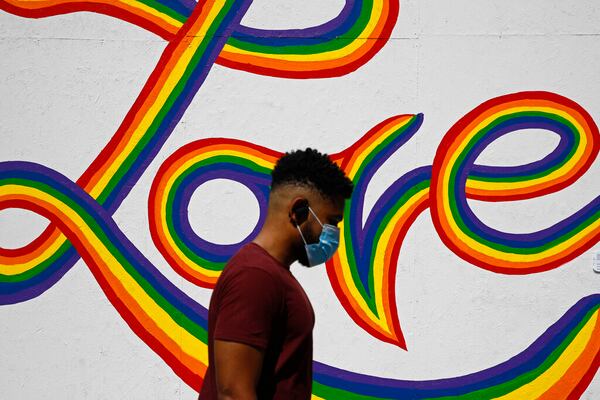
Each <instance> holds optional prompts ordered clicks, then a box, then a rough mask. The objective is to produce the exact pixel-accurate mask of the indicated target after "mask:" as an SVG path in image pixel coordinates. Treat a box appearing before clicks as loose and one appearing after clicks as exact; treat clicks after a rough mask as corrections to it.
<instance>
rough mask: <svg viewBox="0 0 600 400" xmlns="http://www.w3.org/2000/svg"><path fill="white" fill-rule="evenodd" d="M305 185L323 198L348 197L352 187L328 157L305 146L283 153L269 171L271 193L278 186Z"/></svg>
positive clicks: (349, 181) (342, 172) (350, 182)
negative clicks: (304, 147)
mask: <svg viewBox="0 0 600 400" xmlns="http://www.w3.org/2000/svg"><path fill="white" fill-rule="evenodd" d="M286 184H288V185H289V184H291V185H298V184H300V185H307V186H309V187H312V188H313V189H315V190H316V191H317V192H319V193H320V194H321V195H322V196H324V197H326V198H329V199H334V198H336V197H338V196H341V197H342V198H344V199H348V198H350V196H351V195H352V190H353V189H354V185H353V183H352V181H351V180H350V179H349V178H348V177H347V176H346V175H345V174H344V171H342V170H341V169H340V167H339V166H338V165H337V164H336V163H334V162H333V161H331V159H330V158H329V156H328V155H327V154H323V153H320V152H319V151H317V150H315V149H311V148H310V147H307V148H306V149H305V150H294V151H290V152H287V153H285V154H284V155H283V156H282V157H281V158H280V159H279V160H277V163H276V164H275V168H273V171H272V172H271V190H273V189H277V188H278V187H280V186H283V185H286Z"/></svg>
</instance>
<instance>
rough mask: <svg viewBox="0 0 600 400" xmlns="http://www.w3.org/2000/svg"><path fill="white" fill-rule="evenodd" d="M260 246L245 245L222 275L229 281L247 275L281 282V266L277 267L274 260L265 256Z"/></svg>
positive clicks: (233, 257) (228, 263)
mask: <svg viewBox="0 0 600 400" xmlns="http://www.w3.org/2000/svg"><path fill="white" fill-rule="evenodd" d="M257 247H258V246H257V245H255V244H253V243H248V244H246V245H244V246H243V247H242V248H241V249H240V250H239V251H238V252H237V253H235V254H234V255H233V256H232V257H231V259H230V260H229V261H228V262H227V264H226V265H225V268H224V269H223V272H222V275H223V276H224V277H225V276H227V277H228V279H231V278H233V277H237V276H241V275H245V276H253V277H256V278H258V279H260V278H261V276H264V279H269V277H270V279H271V280H273V281H275V282H279V281H281V279H282V278H283V277H282V272H283V271H281V269H282V268H281V266H279V265H277V264H276V263H275V262H274V261H273V259H272V258H270V257H269V256H267V255H265V254H264V252H262V251H261V250H260V249H259V248H257Z"/></svg>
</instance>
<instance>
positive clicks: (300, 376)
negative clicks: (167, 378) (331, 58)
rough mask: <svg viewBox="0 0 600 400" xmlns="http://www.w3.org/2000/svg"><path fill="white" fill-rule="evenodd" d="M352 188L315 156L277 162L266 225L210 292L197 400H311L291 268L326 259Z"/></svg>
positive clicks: (306, 311)
mask: <svg viewBox="0 0 600 400" xmlns="http://www.w3.org/2000/svg"><path fill="white" fill-rule="evenodd" d="M352 189H353V186H352V182H351V181H350V179H348V177H346V176H345V175H344V173H343V171H342V170H341V169H340V168H339V167H338V166H337V165H336V164H335V163H333V162H332V161H331V159H330V158H329V157H328V156H327V155H326V154H322V153H319V152H318V151H316V150H313V149H310V148H307V149H306V150H297V151H293V152H289V153H286V154H285V155H284V156H283V157H281V158H280V159H279V160H278V161H277V163H276V165H275V168H274V169H273V172H272V182H271V193H270V195H269V207H268V211H267V217H266V219H265V224H264V226H263V228H262V230H261V231H260V233H259V234H258V236H256V238H255V239H254V240H253V241H252V242H250V243H247V244H246V245H244V246H243V247H242V248H241V249H240V250H239V251H238V252H237V253H236V254H235V255H234V256H233V257H232V258H231V259H230V260H229V262H228V263H227V265H226V266H225V268H224V269H223V272H222V273H221V275H220V277H219V279H218V281H217V284H216V286H215V289H214V291H213V293H212V297H211V300H210V306H209V316H208V353H209V365H208V369H207V371H206V374H205V377H204V382H203V385H202V389H201V391H200V397H199V400H217V399H219V400H225V399H227V400H246V399H253V400H256V399H259V400H263V399H277V400H296V399H298V400H300V399H301V400H307V399H310V397H311V391H312V355H313V347H312V330H313V326H314V323H315V317H314V312H313V309H312V306H311V304H310V301H309V299H308V297H307V296H306V293H305V292H304V290H303V289H302V287H301V286H300V284H299V283H298V281H297V280H296V279H295V278H294V276H293V275H292V274H291V272H290V265H291V264H292V263H293V262H294V261H299V262H300V264H302V265H304V266H307V267H313V266H315V265H319V264H322V263H324V262H325V261H327V260H328V259H329V258H331V256H333V254H334V253H335V251H336V250H337V246H338V244H339V228H338V227H337V225H338V224H339V222H340V221H341V220H342V216H343V210H344V202H345V200H346V199H348V198H350V195H351V194H352Z"/></svg>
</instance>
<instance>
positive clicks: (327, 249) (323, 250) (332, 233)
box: [296, 207, 340, 267]
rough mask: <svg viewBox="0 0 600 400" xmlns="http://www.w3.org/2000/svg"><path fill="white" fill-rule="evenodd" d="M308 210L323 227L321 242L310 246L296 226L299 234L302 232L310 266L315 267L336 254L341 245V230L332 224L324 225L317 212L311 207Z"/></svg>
mask: <svg viewBox="0 0 600 400" xmlns="http://www.w3.org/2000/svg"><path fill="white" fill-rule="evenodd" d="M308 210H309V211H310V212H311V214H312V215H313V216H314V217H315V218H316V220H317V222H319V224H320V225H321V226H322V227H323V230H322V231H321V235H320V236H319V242H318V243H310V244H308V243H306V240H305V239H304V235H303V234H302V231H301V230H300V227H299V226H298V225H296V228H297V229H298V232H300V236H301V237H302V241H303V242H304V248H305V249H306V256H307V258H308V266H309V267H314V266H315V265H319V264H323V263H325V261H327V260H329V259H330V258H331V257H333V254H334V253H335V252H336V250H337V248H338V246H339V244H340V228H338V227H337V226H333V225H330V224H325V225H323V224H322V223H321V221H320V220H319V217H317V215H316V214H315V212H314V211H313V210H312V209H311V208H310V207H308Z"/></svg>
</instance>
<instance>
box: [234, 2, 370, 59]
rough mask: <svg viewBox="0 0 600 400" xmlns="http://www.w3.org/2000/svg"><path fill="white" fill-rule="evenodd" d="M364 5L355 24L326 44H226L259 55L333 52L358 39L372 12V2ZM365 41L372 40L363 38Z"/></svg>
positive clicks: (237, 42) (239, 41)
mask: <svg viewBox="0 0 600 400" xmlns="http://www.w3.org/2000/svg"><path fill="white" fill-rule="evenodd" d="M363 3H364V5H363V7H362V9H361V11H360V16H359V17H358V19H357V20H356V22H355V23H354V24H353V25H352V26H351V27H350V28H349V29H348V31H346V32H345V33H343V34H341V35H339V36H337V37H335V38H332V39H331V40H329V41H327V42H322V43H315V44H314V45H304V46H299V45H293V46H268V45H260V44H256V43H251V42H245V41H243V39H239V38H234V37H230V38H229V39H228V40H227V44H229V45H231V46H233V47H235V48H238V49H240V50H245V51H250V52H254V53H261V54H299V55H311V54H319V53H325V52H328V51H334V50H338V49H341V48H343V47H345V46H347V45H348V44H350V43H352V42H353V41H354V40H356V38H360V34H361V33H362V32H363V30H364V29H365V27H366V26H367V23H368V21H369V18H370V17H371V13H372V11H373V1H372V0H367V1H364V2H363ZM364 39H365V40H368V39H371V40H372V39H374V38H364Z"/></svg>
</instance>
